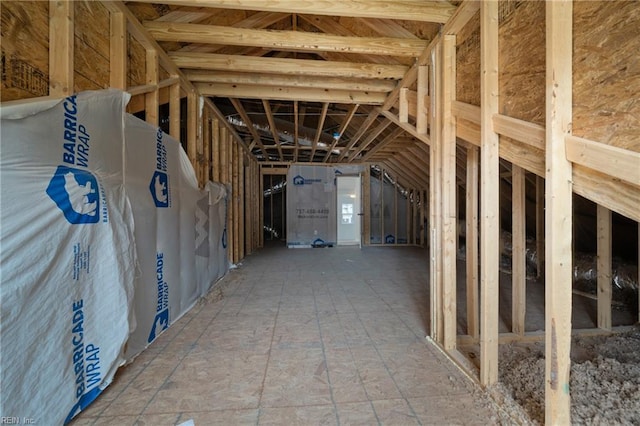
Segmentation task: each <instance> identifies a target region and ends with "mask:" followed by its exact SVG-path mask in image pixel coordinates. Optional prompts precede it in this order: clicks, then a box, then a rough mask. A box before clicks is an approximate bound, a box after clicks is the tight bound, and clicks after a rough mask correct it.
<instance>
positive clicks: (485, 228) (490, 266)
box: [480, 1, 500, 386]
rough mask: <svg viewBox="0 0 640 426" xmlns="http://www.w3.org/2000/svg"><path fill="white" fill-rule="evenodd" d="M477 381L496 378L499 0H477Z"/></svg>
mask: <svg viewBox="0 0 640 426" xmlns="http://www.w3.org/2000/svg"><path fill="white" fill-rule="evenodd" d="M480 62H481V81H480V92H481V94H480V96H481V103H480V110H481V113H480V124H481V135H480V137H481V142H480V143H481V150H480V173H481V175H480V181H481V182H480V188H481V191H480V209H481V211H480V286H481V292H480V296H481V302H480V304H481V307H480V309H481V311H480V313H481V320H480V382H481V383H482V384H483V385H484V386H488V385H492V384H494V383H495V382H497V381H498V343H499V342H498V309H496V307H497V306H498V303H499V286H498V283H499V279H500V271H499V257H500V247H499V241H500V201H499V191H497V190H496V188H499V187H500V175H499V158H500V157H499V137H498V134H497V133H495V132H494V131H493V125H492V118H493V115H494V114H496V113H497V112H498V93H499V89H498V2H497V1H486V2H482V3H480Z"/></svg>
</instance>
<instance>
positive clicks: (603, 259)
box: [596, 205, 612, 330]
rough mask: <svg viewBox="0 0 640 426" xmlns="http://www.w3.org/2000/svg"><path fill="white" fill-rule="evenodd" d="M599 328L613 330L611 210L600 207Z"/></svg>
mask: <svg viewBox="0 0 640 426" xmlns="http://www.w3.org/2000/svg"><path fill="white" fill-rule="evenodd" d="M596 222H597V224H598V225H597V226H598V230H597V236H598V237H597V238H598V248H597V251H598V264H597V271H598V328H601V329H604V330H611V296H612V295H611V291H612V287H611V248H612V243H611V236H612V235H611V210H609V209H608V208H606V207H603V206H601V205H598V210H597V219H596Z"/></svg>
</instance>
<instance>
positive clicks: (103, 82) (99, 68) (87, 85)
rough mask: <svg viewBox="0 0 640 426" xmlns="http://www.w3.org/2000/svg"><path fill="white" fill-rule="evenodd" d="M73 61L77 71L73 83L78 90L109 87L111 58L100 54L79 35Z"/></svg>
mask: <svg viewBox="0 0 640 426" xmlns="http://www.w3.org/2000/svg"><path fill="white" fill-rule="evenodd" d="M73 61H74V64H73V67H74V71H75V72H74V84H73V85H74V90H75V91H76V92H80V91H83V90H96V89H105V88H107V87H109V59H108V58H105V57H104V56H102V55H100V54H99V53H98V52H96V51H95V50H94V49H93V48H92V47H91V46H88V45H87V44H85V43H84V42H83V40H82V39H81V38H79V37H77V36H76V37H75V48H74V51H73ZM80 77H82V78H80Z"/></svg>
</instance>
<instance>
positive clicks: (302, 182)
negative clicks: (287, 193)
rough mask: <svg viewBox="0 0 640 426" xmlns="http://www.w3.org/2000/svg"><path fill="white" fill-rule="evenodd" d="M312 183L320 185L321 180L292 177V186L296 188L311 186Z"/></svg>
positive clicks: (298, 176)
mask: <svg viewBox="0 0 640 426" xmlns="http://www.w3.org/2000/svg"><path fill="white" fill-rule="evenodd" d="M314 183H322V179H306V178H304V177H302V176H300V175H297V176H294V177H293V184H294V185H296V186H299V185H311V184H314Z"/></svg>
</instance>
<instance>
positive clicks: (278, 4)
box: [138, 0, 456, 24]
mask: <svg viewBox="0 0 640 426" xmlns="http://www.w3.org/2000/svg"><path fill="white" fill-rule="evenodd" d="M138 1H140V2H141V3H155V2H157V0H138ZM162 3H164V4H174V5H179V6H192V7H214V8H218V9H236V10H262V11H266V12H283V13H295V14H303V15H329V16H351V17H360V18H384V19H402V20H407V21H421V22H437V23H440V24H444V23H445V22H447V21H448V20H449V18H450V17H451V16H452V15H453V13H454V12H455V10H456V7H455V6H452V5H451V4H449V3H448V2H436V1H423V0H386V1H371V0H322V1H299V0H279V1H266V0H265V1H256V0H233V1H231V0H163V1H162Z"/></svg>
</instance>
